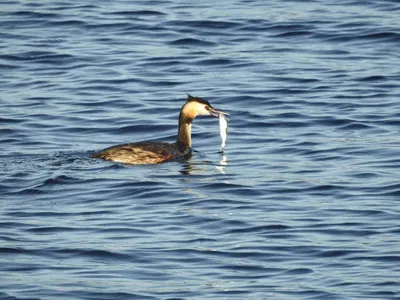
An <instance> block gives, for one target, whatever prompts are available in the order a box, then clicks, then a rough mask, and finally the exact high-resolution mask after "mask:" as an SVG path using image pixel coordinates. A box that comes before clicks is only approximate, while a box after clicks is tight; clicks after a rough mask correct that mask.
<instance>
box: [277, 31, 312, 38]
mask: <svg viewBox="0 0 400 300" xmlns="http://www.w3.org/2000/svg"><path fill="white" fill-rule="evenodd" d="M312 34H313V32H311V31H307V30H299V31H289V32H283V33H278V34H276V35H275V36H274V37H287V38H291V37H297V36H302V37H303V36H311V35H312Z"/></svg>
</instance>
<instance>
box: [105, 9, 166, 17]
mask: <svg viewBox="0 0 400 300" xmlns="http://www.w3.org/2000/svg"><path fill="white" fill-rule="evenodd" d="M104 14H105V15H116V16H123V17H141V16H145V17H146V16H155V17H158V16H165V15H167V14H166V13H163V12H161V11H157V10H128V11H126V10H122V11H112V12H106V13H104Z"/></svg>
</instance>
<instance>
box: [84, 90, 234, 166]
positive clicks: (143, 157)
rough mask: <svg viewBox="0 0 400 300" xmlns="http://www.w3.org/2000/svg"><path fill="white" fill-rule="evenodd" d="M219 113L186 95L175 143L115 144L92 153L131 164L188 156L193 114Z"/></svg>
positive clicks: (217, 115)
mask: <svg viewBox="0 0 400 300" xmlns="http://www.w3.org/2000/svg"><path fill="white" fill-rule="evenodd" d="M220 114H227V113H225V112H223V111H220V110H217V109H215V108H213V107H212V106H211V104H210V103H209V102H208V101H207V100H204V99H201V98H198V97H193V96H190V95H188V99H187V102H186V103H185V104H184V105H183V106H182V108H181V111H180V113H179V126H178V137H177V139H176V142H175V143H172V144H170V143H164V142H153V141H143V142H137V143H131V144H122V145H116V146H112V147H109V148H106V149H104V150H102V151H100V152H98V153H95V154H93V155H92V157H95V158H102V159H104V160H112V161H115V162H121V163H126V164H133V165H136V164H158V163H163V162H166V161H171V160H180V159H188V158H190V157H191V148H190V147H191V145H192V139H191V129H192V122H193V120H194V118H196V116H198V115H205V116H213V117H219V115H220Z"/></svg>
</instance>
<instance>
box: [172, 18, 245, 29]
mask: <svg viewBox="0 0 400 300" xmlns="http://www.w3.org/2000/svg"><path fill="white" fill-rule="evenodd" d="M165 25H166V26H173V27H177V28H187V27H189V28H193V29H196V30H199V29H200V30H210V29H211V30H215V29H218V30H221V29H232V28H236V27H238V26H240V23H237V22H229V21H213V20H182V21H181V20H174V21H168V22H166V23H165Z"/></svg>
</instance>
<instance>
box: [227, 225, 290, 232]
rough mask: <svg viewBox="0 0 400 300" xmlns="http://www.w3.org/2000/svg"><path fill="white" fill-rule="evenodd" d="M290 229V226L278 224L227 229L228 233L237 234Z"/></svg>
mask: <svg viewBox="0 0 400 300" xmlns="http://www.w3.org/2000/svg"><path fill="white" fill-rule="evenodd" d="M287 229H290V227H289V226H285V225H281V224H276V225H265V226H257V227H246V228H238V229H232V230H229V231H227V232H226V233H227V234H236V233H264V234H265V233H270V232H276V231H279V232H280V231H283V230H287Z"/></svg>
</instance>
